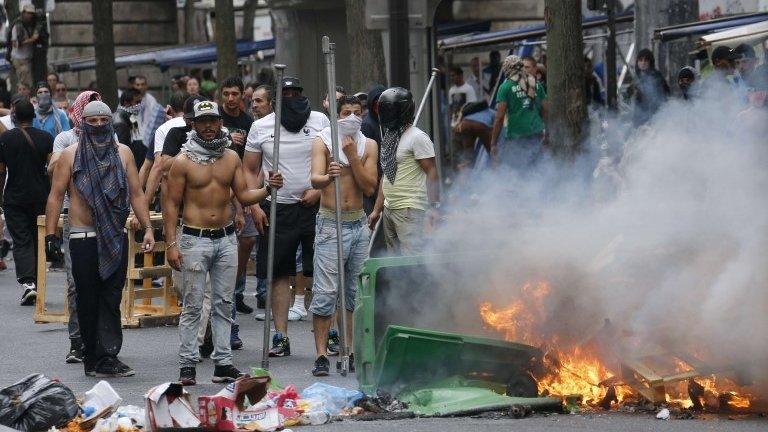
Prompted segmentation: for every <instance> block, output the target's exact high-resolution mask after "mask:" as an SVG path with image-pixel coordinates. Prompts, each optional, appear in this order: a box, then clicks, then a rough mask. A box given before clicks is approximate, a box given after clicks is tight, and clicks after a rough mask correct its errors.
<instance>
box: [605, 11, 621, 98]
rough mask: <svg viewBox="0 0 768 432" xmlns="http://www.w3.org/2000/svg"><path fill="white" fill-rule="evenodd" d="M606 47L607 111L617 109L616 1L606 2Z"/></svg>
mask: <svg viewBox="0 0 768 432" xmlns="http://www.w3.org/2000/svg"><path fill="white" fill-rule="evenodd" d="M607 6H608V8H607V9H608V11H607V12H608V46H607V47H606V53H605V71H606V77H607V78H608V79H607V85H606V87H607V88H606V93H607V94H608V109H609V110H612V111H615V110H616V108H617V100H616V97H617V95H618V92H617V91H616V88H617V87H616V0H608V1H607Z"/></svg>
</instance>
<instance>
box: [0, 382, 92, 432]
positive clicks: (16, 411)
mask: <svg viewBox="0 0 768 432" xmlns="http://www.w3.org/2000/svg"><path fill="white" fill-rule="evenodd" d="M79 409H80V408H79V407H78V405H77V400H76V399H75V395H74V393H72V390H70V389H69V387H67V386H65V385H64V384H61V383H59V382H55V381H52V380H50V379H49V378H47V377H45V376H43V374H34V375H30V376H28V377H26V378H24V379H23V380H21V381H19V382H17V383H16V384H14V385H12V386H10V387H6V388H4V389H2V390H0V424H2V425H4V426H8V427H10V428H14V429H18V430H22V431H41V430H47V429H49V428H50V427H51V426H62V425H65V424H66V423H67V422H69V421H70V420H72V419H73V418H75V416H76V415H77V413H78V411H79Z"/></svg>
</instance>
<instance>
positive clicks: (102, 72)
mask: <svg viewBox="0 0 768 432" xmlns="http://www.w3.org/2000/svg"><path fill="white" fill-rule="evenodd" d="M91 11H92V13H93V41H94V44H93V45H94V51H95V57H96V86H97V87H98V89H99V93H101V100H102V101H104V103H106V104H107V105H109V107H110V108H112V109H116V108H117V69H116V68H115V38H114V35H113V34H112V0H91Z"/></svg>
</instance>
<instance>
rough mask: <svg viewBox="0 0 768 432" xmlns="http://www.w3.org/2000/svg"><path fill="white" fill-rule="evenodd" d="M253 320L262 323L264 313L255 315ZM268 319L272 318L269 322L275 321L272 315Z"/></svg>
mask: <svg viewBox="0 0 768 432" xmlns="http://www.w3.org/2000/svg"><path fill="white" fill-rule="evenodd" d="M253 318H254V319H255V320H256V321H264V313H257V314H255V315H254V316H253ZM270 318H272V319H271V320H270V321H274V320H275V317H274V315H273V316H271V317H270Z"/></svg>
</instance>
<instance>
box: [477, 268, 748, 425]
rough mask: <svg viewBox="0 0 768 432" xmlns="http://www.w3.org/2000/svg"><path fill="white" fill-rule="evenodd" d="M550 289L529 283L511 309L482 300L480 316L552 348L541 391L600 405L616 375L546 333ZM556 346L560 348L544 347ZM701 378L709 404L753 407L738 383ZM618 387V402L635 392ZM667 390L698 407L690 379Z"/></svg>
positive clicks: (513, 336) (512, 335)
mask: <svg viewBox="0 0 768 432" xmlns="http://www.w3.org/2000/svg"><path fill="white" fill-rule="evenodd" d="M550 292H551V287H550V285H549V284H548V283H547V282H543V281H542V282H536V283H526V284H524V285H523V286H522V287H521V288H520V290H519V294H518V295H517V296H516V298H515V299H514V301H512V303H510V304H509V305H508V306H507V307H504V308H497V307H494V305H492V304H491V303H490V302H484V303H482V304H480V306H479V312H480V316H481V318H482V321H483V323H484V325H485V327H486V328H489V329H492V330H495V331H498V332H501V333H503V334H504V339H505V340H507V341H510V342H520V343H525V344H528V345H534V346H539V347H542V350H544V351H545V352H546V354H545V356H544V358H543V364H544V368H545V371H546V373H545V374H544V376H542V377H537V385H538V391H539V394H549V395H552V396H560V397H562V398H566V397H568V396H571V395H580V396H581V403H582V404H583V405H587V406H596V405H598V404H599V403H600V402H601V401H603V400H604V399H605V398H606V395H608V392H609V387H608V386H607V385H604V383H609V382H611V378H613V377H614V375H613V374H612V373H611V372H610V371H609V370H608V369H607V368H606V367H605V365H604V363H603V362H602V361H601V360H600V359H598V357H597V356H596V355H594V354H592V353H589V352H585V351H584V350H583V349H581V348H579V347H572V348H568V347H564V346H560V345H558V340H557V337H556V336H546V335H545V333H544V331H543V328H542V326H543V325H544V324H545V323H546V320H547V317H546V314H545V311H546V308H545V307H546V299H547V296H548V295H549V294H550ZM555 346H557V349H550V350H548V351H547V350H546V349H544V347H555ZM675 363H676V366H675V369H676V371H677V372H688V371H691V370H693V368H692V367H691V366H689V365H688V364H686V363H685V362H683V361H679V360H677V359H675ZM696 381H697V383H699V384H700V385H701V386H703V387H704V394H705V396H704V401H703V405H706V406H712V407H715V406H717V404H724V403H725V404H727V405H728V408H731V409H736V410H738V409H745V408H749V407H750V399H751V396H750V395H748V394H739V393H737V392H736V391H737V390H738V387H737V386H736V385H734V384H733V383H732V382H730V381H728V380H726V379H722V378H716V377H715V376H714V375H713V376H711V377H706V378H703V377H702V378H697V380H696ZM613 390H614V391H615V398H614V400H613V402H618V403H621V402H622V401H624V400H625V399H627V398H629V397H631V396H634V392H633V390H632V389H631V388H629V387H627V386H623V385H618V386H615V387H614V389H613ZM667 391H668V392H669V393H668V394H667V402H668V403H671V404H675V405H678V406H681V407H683V408H690V407H691V406H693V402H692V401H691V399H690V398H689V397H688V392H687V387H686V383H685V382H681V383H679V384H678V385H677V386H668V387H667ZM721 408H724V407H721Z"/></svg>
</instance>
